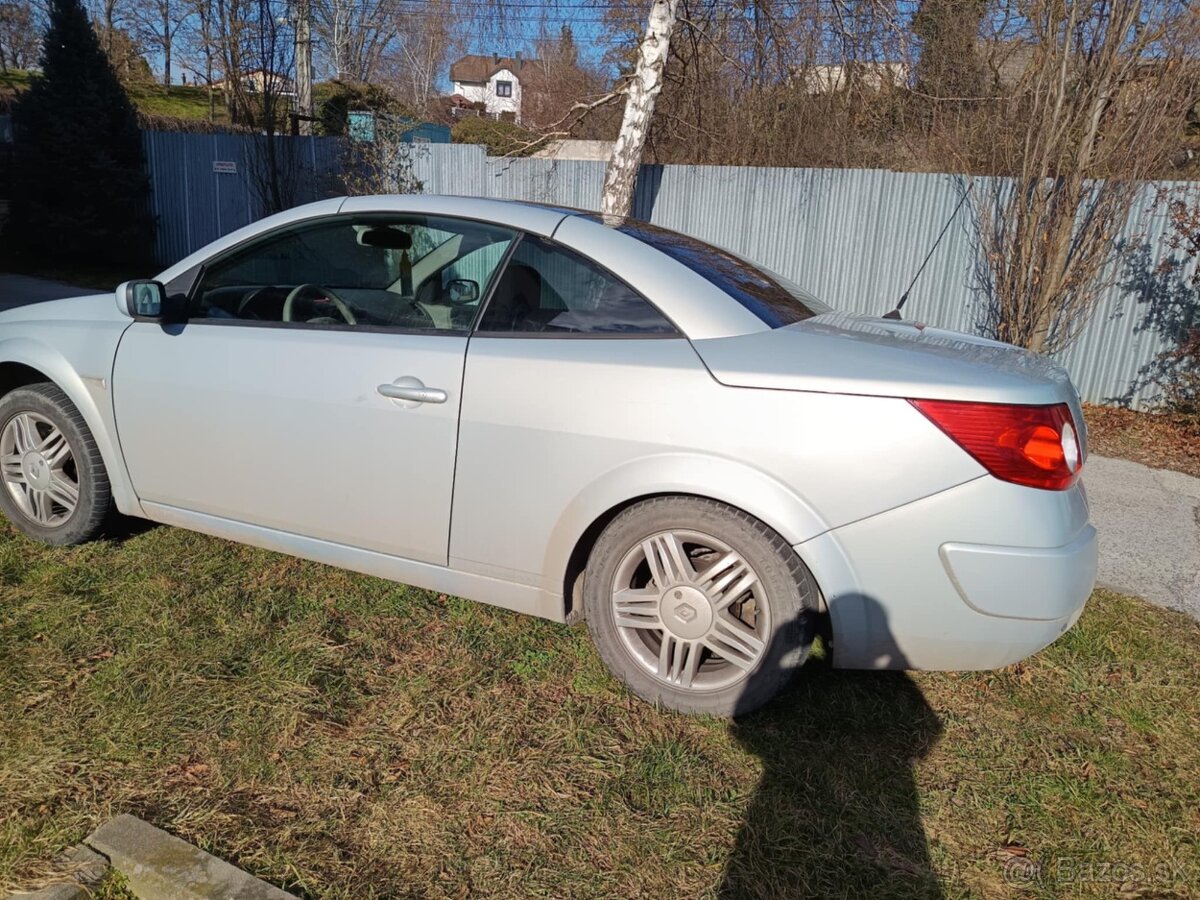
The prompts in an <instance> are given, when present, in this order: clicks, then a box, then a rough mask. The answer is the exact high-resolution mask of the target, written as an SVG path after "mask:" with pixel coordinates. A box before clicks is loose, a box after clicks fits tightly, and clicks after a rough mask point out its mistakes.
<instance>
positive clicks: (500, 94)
mask: <svg viewBox="0 0 1200 900" xmlns="http://www.w3.org/2000/svg"><path fill="white" fill-rule="evenodd" d="M501 85H503V86H504V87H505V88H507V89H508V93H507V94H505V93H503V92H502V91H501V90H500V87H501ZM496 96H497V97H502V98H504V99H505V100H511V99H512V96H513V83H512V79H500V78H497V79H496Z"/></svg>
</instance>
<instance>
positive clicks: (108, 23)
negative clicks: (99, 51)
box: [87, 0, 129, 59]
mask: <svg viewBox="0 0 1200 900" xmlns="http://www.w3.org/2000/svg"><path fill="white" fill-rule="evenodd" d="M128 6H129V2H128V0H88V3H87V8H88V12H89V13H91V16H92V22H93V23H94V24H95V25H96V32H97V34H99V35H100V46H101V47H103V48H104V52H105V53H107V54H108V58H109V59H112V57H113V53H114V50H115V49H116V48H115V47H114V42H115V41H116V40H117V35H118V34H119V30H120V28H121V27H122V26H123V25H125V24H126V18H127V14H128V12H129V10H128Z"/></svg>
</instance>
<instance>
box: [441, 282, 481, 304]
mask: <svg viewBox="0 0 1200 900" xmlns="http://www.w3.org/2000/svg"><path fill="white" fill-rule="evenodd" d="M446 294H447V296H448V297H449V298H450V302H451V303H474V302H475V301H476V300H478V299H479V282H478V281H468V280H467V279H466V278H456V279H454V280H453V281H451V282H450V283H449V284H447V285H446Z"/></svg>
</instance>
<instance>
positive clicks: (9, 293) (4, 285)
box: [0, 272, 96, 309]
mask: <svg viewBox="0 0 1200 900" xmlns="http://www.w3.org/2000/svg"><path fill="white" fill-rule="evenodd" d="M94 293H96V292H95V291H89V290H88V289H87V288H80V287H75V286H74V285H70V284H62V283H60V282H57V281H47V280H46V279H45V278H31V277H30V276H28V275H6V274H4V273H2V272H0V309H12V308H13V307H14V306H24V305H25V304H26V303H40V302H41V301H43V300H57V299H59V298H60V297H79V296H81V295H83V294H94Z"/></svg>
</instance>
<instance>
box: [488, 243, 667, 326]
mask: <svg viewBox="0 0 1200 900" xmlns="http://www.w3.org/2000/svg"><path fill="white" fill-rule="evenodd" d="M479 331H480V332H488V333H493V334H504V333H510V334H511V333H514V332H516V333H526V332H528V333H542V334H592V335H599V334H603V335H616V336H621V335H675V334H677V331H676V329H675V326H674V325H672V324H671V323H670V321H668V320H667V318H666V317H665V316H663V314H662V313H660V312H659V311H658V310H657V309H655V307H654V306H653V305H652V304H651V303H650V302H649V301H648V300H646V298H645V297H643V296H641V295H640V294H639V293H637V292H636V291H635V290H633V288H631V287H629V286H628V285H627V284H625V283H624V282H622V281H621V280H620V279H618V278H617V277H616V276H615V275H613V274H611V273H610V272H607V271H605V270H604V269H602V268H601V267H600V266H598V265H596V264H595V263H593V262H591V261H590V260H587V259H584V258H583V257H582V256H580V255H579V254H578V253H575V252H574V251H572V250H568V249H567V248H566V247H562V246H559V245H556V244H553V243H551V242H550V241H546V240H543V239H541V238H539V237H535V236H534V235H529V234H527V235H524V236H523V237H522V238H521V240H520V242H519V243H518V244H517V247H516V249H515V250H514V251H513V253H512V256H511V257H510V258H509V261H508V265H506V266H505V268H504V272H503V273H502V274H501V275H500V278H499V280H498V281H497V282H496V288H495V291H494V292H493V294H492V297H491V299H490V300H489V301H488V305H487V308H486V309H485V310H484V313H483V319H482V321H481V322H480V325H479Z"/></svg>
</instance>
